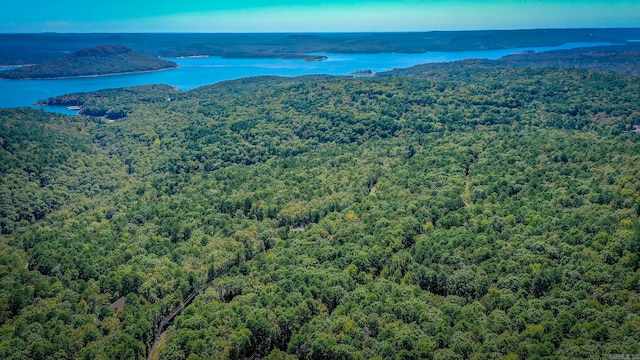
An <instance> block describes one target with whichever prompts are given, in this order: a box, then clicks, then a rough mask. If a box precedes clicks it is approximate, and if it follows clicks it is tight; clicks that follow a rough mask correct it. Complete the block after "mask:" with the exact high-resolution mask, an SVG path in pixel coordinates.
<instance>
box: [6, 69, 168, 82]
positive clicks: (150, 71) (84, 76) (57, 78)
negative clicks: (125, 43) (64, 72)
mask: <svg viewBox="0 0 640 360" xmlns="http://www.w3.org/2000/svg"><path fill="white" fill-rule="evenodd" d="M179 67H180V66H179V65H178V66H175V67H170V68H164V69H157V70H140V71H128V72H120V73H109V74H96V75H75V76H60V77H46V78H22V79H5V78H0V80H8V81H22V80H63V79H78V78H97V77H104V76H115V75H132V74H144V73H152V72H159V71H167V70H175V69H178V68H179Z"/></svg>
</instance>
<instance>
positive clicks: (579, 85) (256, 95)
mask: <svg viewBox="0 0 640 360" xmlns="http://www.w3.org/2000/svg"><path fill="white" fill-rule="evenodd" d="M456 66H457V65H452V68H450V69H446V68H442V69H435V70H432V71H431V70H430V71H431V72H430V73H429V74H427V75H428V76H426V75H424V74H422V75H420V76H394V77H388V78H367V79H351V78H340V77H328V76H308V77H300V78H277V77H258V78H251V79H242V80H238V81H229V82H223V83H219V84H215V85H211V86H207V87H203V88H199V89H194V90H192V91H188V92H177V91H175V90H172V89H170V88H166V87H162V86H148V87H143V88H133V89H117V90H109V91H106V92H98V93H94V94H76V95H73V96H70V97H68V98H67V100H66V101H82V102H83V104H92V106H95V107H97V106H101V107H100V110H101V111H103V114H102V115H100V116H104V114H107V112H108V111H110V110H114V111H115V110H117V108H118V107H120V106H123V104H122V103H121V101H109V99H112V100H113V99H118V98H120V99H128V100H127V101H126V103H125V104H124V105H126V111H124V112H123V113H122V117H120V118H119V120H117V121H115V122H112V121H108V119H105V118H103V117H97V116H79V117H67V116H62V115H53V114H48V113H45V112H43V111H38V110H33V109H8V110H7V109H5V110H1V111H0V129H2V130H1V132H0V134H1V135H2V136H1V138H0V142H1V145H2V147H1V148H0V156H1V159H2V161H1V164H2V169H1V171H2V175H3V176H2V177H1V180H0V191H2V193H1V194H2V197H1V198H0V201H1V208H2V209H10V211H7V210H4V212H2V214H1V215H2V219H1V221H2V233H3V235H2V238H1V240H2V242H1V245H0V246H2V250H3V251H1V252H0V283H1V284H2V285H1V286H0V329H1V331H0V357H2V358H6V359H29V358H33V359H76V358H82V359H133V358H138V359H142V358H146V357H147V356H148V355H149V352H150V351H151V349H152V347H153V344H154V341H155V340H156V337H157V336H158V335H160V334H159V330H160V331H161V330H162V329H163V327H161V326H160V327H159V325H160V324H161V323H162V322H163V320H164V317H165V316H166V315H168V314H170V313H171V312H172V311H173V310H174V309H175V308H180V305H181V303H182V302H183V300H185V299H190V295H192V294H193V295H196V296H195V298H194V299H193V302H192V303H190V304H189V306H187V307H186V308H185V309H184V311H183V312H182V313H180V314H179V315H178V316H177V317H176V318H175V319H174V321H173V325H172V326H169V327H168V330H167V331H166V333H164V336H162V337H159V338H160V346H159V347H156V348H155V349H156V350H158V351H159V358H160V359H242V358H268V359H294V358H299V359H381V358H384V359H495V358H505V359H528V358H541V357H551V358H559V359H560V358H567V359H568V358H571V359H573V358H594V359H597V358H603V357H607V356H608V355H609V354H637V353H640V345H639V344H640V270H639V269H640V257H639V253H640V220H639V218H638V216H639V215H640V167H639V160H640V142H639V140H640V138H639V136H640V134H638V132H637V127H638V126H639V125H640V98H639V96H640V95H639V94H640V80H639V79H638V78H635V77H629V76H622V75H614V74H610V73H604V72H598V71H589V70H567V69H530V68H525V69H506V68H498V69H495V68H469V69H463V70H457V69H456ZM132 94H133V95H132ZM60 101H63V100H60ZM123 296H124V297H125V302H126V306H125V307H124V308H122V309H119V310H117V311H114V310H113V309H112V308H110V307H109V305H110V304H111V303H113V302H114V301H116V300H117V299H119V298H121V297H123Z"/></svg>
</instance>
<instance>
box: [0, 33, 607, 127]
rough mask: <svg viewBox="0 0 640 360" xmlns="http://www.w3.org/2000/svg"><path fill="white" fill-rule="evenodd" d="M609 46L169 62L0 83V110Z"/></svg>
mask: <svg viewBox="0 0 640 360" xmlns="http://www.w3.org/2000/svg"><path fill="white" fill-rule="evenodd" d="M608 45H611V43H603V42H597V43H596V42H589V43H566V44H564V45H560V46H549V47H530V48H512V49H497V50H479V51H453V52H427V53H420V54H401V53H381V54H328V53H316V54H318V55H326V56H327V57H328V59H327V60H325V61H318V62H305V61H302V60H300V59H261V58H248V59H234V58H220V57H201V58H177V59H169V60H171V61H174V62H176V63H178V65H180V67H179V68H177V69H174V70H166V71H158V72H150V73H138V74H126V75H109V76H99V77H82V78H67V79H57V80H0V107H3V108H8V107H28V106H33V103H35V102H36V101H38V100H42V99H47V98H50V97H53V96H58V95H63V94H70V93H77V92H90V91H96V90H102V89H109V88H119V87H128V86H137V85H146V84H168V85H171V86H174V87H176V88H178V89H180V90H190V89H193V88H196V87H200V86H203V85H208V84H213V83H216V82H220V81H224V80H233V79H239V78H243V77H249V76H260V75H278V76H287V77H293V76H299V75H310V74H328V75H349V73H351V72H354V71H359V70H371V71H373V72H381V71H387V70H392V69H394V68H406V67H410V66H413V65H419V64H425V63H434V62H448V61H456V60H464V59H471V58H478V59H490V60H493V59H498V58H501V57H503V56H506V55H510V54H515V53H519V52H523V51H535V52H543V51H552V50H566V49H574V48H579V47H594V46H608ZM46 109H47V110H49V111H55V112H62V113H66V114H74V113H76V111H69V110H67V109H66V108H64V107H46Z"/></svg>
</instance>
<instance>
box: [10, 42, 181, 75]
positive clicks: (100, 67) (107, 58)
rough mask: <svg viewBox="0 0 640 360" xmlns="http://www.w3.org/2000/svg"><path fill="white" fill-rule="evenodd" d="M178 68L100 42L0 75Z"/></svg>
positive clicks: (113, 72) (173, 64)
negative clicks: (98, 44)
mask: <svg viewBox="0 0 640 360" xmlns="http://www.w3.org/2000/svg"><path fill="white" fill-rule="evenodd" d="M176 67H178V64H176V63H174V62H172V61H167V60H163V59H158V58H154V57H152V56H149V55H147V54H142V53H139V52H136V51H133V50H131V49H129V48H127V47H124V46H119V45H101V46H96V47H92V48H87V49H82V50H79V51H76V52H74V53H72V54H69V55H66V56H64V57H62V58H59V59H55V60H52V61H48V62H45V63H41V64H36V65H31V66H23V67H19V68H16V69H10V70H5V71H0V78H4V79H11V80H20V79H57V78H66V77H78V76H97V75H114V74H123V73H132V72H140V71H157V70H165V69H171V68H176Z"/></svg>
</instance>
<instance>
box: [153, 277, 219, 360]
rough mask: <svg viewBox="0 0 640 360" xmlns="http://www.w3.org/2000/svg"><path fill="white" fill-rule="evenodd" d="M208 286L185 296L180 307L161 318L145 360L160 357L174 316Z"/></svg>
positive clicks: (155, 359)
mask: <svg viewBox="0 0 640 360" xmlns="http://www.w3.org/2000/svg"><path fill="white" fill-rule="evenodd" d="M208 285H209V284H207V285H204V286H202V287H200V288H198V289H195V290H193V291H192V292H191V293H190V294H189V296H187V297H186V298H185V299H184V300H182V302H181V303H180V305H178V307H176V308H175V309H173V310H172V311H171V312H170V313H169V314H167V315H165V316H163V317H162V320H160V322H159V323H158V326H156V328H155V330H154V332H153V334H154V336H153V344H152V345H151V347H150V348H149V351H148V354H149V356H147V360H157V359H158V357H159V356H160V350H162V346H164V340H165V333H166V330H167V327H168V326H169V325H170V324H171V323H172V322H173V319H175V317H176V316H178V315H180V314H181V313H182V311H183V310H184V309H185V308H186V307H187V306H189V305H190V304H191V302H192V301H193V299H195V298H196V296H198V294H200V293H201V292H202V291H204V289H206V288H207V287H208Z"/></svg>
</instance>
